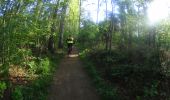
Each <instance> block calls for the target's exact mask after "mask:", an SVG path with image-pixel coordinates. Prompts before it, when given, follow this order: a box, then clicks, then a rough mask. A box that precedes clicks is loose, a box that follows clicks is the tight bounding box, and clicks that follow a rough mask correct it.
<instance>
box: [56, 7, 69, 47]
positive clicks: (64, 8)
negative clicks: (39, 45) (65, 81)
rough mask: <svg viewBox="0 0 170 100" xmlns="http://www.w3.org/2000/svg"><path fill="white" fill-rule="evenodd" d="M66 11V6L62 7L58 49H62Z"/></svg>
mask: <svg viewBox="0 0 170 100" xmlns="http://www.w3.org/2000/svg"><path fill="white" fill-rule="evenodd" d="M66 9H67V5H64V6H63V8H62V15H61V20H60V28H59V42H58V48H63V34H64V20H65V14H66Z"/></svg>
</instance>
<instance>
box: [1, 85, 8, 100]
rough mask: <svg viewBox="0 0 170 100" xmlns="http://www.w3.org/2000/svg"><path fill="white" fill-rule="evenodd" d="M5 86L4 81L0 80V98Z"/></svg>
mask: <svg viewBox="0 0 170 100" xmlns="http://www.w3.org/2000/svg"><path fill="white" fill-rule="evenodd" d="M6 88H7V86H6V83H5V82H0V98H2V97H3V94H4V91H5V89H6Z"/></svg>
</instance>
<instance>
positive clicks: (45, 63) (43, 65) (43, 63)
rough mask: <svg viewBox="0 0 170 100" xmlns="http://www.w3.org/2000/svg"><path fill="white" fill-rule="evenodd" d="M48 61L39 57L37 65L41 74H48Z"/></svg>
mask: <svg viewBox="0 0 170 100" xmlns="http://www.w3.org/2000/svg"><path fill="white" fill-rule="evenodd" d="M50 67H51V66H50V61H49V59H48V58H44V59H40V63H39V66H38V71H39V72H41V73H42V74H48V73H49V72H50V69H51V68H50Z"/></svg>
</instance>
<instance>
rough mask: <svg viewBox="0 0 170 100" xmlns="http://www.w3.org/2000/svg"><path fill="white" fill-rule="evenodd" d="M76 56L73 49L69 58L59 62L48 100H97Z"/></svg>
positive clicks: (75, 51)
mask: <svg viewBox="0 0 170 100" xmlns="http://www.w3.org/2000/svg"><path fill="white" fill-rule="evenodd" d="M77 56H78V55H77V50H75V49H74V51H73V54H72V55H71V57H65V58H64V59H63V60H62V61H61V63H60V65H59V69H58V70H57V72H56V74H55V75H54V81H53V84H52V86H51V88H50V95H49V97H48V100H99V96H98V95H97V93H96V91H95V89H94V88H93V87H92V86H91V83H90V79H89V77H88V76H87V74H86V73H85V71H84V69H83V65H82V63H81V62H80V60H79V57H77Z"/></svg>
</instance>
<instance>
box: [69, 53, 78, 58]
mask: <svg viewBox="0 0 170 100" xmlns="http://www.w3.org/2000/svg"><path fill="white" fill-rule="evenodd" d="M78 56H79V55H78V54H71V55H69V57H70V58H76V57H78Z"/></svg>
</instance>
